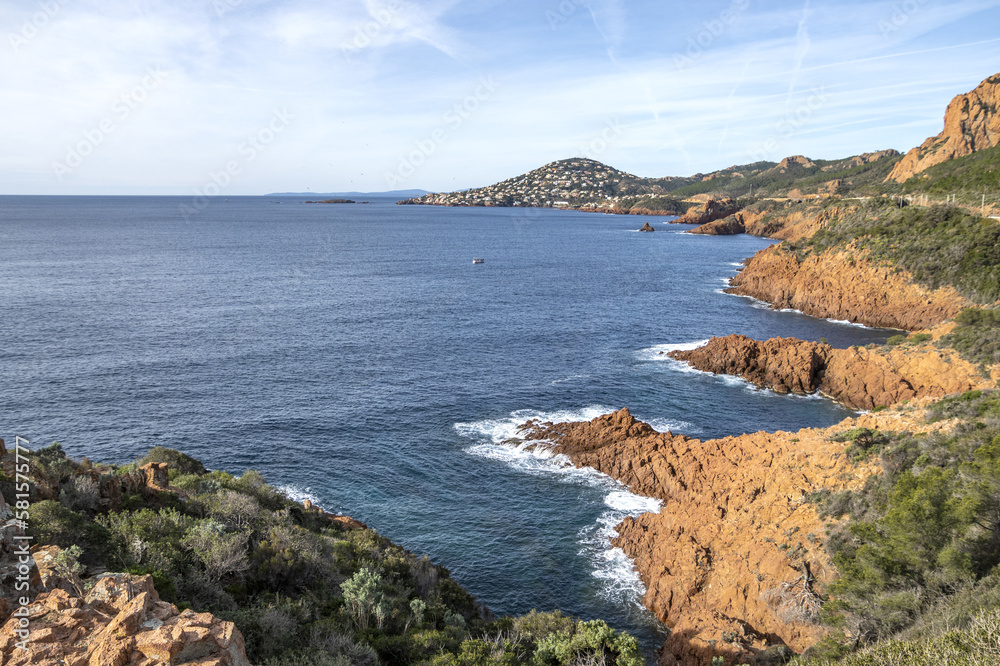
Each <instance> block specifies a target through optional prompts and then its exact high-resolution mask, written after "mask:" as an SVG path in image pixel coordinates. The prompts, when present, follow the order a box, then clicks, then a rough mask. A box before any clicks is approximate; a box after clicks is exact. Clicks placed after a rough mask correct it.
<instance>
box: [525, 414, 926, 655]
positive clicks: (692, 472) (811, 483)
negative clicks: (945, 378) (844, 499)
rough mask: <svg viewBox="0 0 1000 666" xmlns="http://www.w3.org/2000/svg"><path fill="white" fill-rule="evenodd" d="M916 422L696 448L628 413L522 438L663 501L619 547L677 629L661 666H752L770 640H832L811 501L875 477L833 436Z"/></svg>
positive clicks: (626, 527) (874, 420)
mask: <svg viewBox="0 0 1000 666" xmlns="http://www.w3.org/2000/svg"><path fill="white" fill-rule="evenodd" d="M917 418H919V415H915V414H913V413H910V412H900V411H895V410H893V411H885V412H878V413H873V414H866V415H864V416H862V417H859V418H858V419H856V420H855V419H848V420H847V421H845V422H843V423H841V424H839V425H838V426H835V427H834V428H831V429H826V430H815V429H806V430H801V431H799V432H797V433H784V432H778V433H774V434H768V433H755V434H749V435H742V436H739V437H726V438H723V439H716V440H709V441H700V440H697V439H692V438H689V437H685V436H683V435H674V434H672V433H669V432H667V433H658V432H656V431H654V430H653V428H651V427H650V426H649V425H647V424H645V423H641V422H638V421H636V419H635V418H634V417H633V416H632V415H631V414H630V413H629V412H628V410H621V411H619V412H616V413H614V414H609V415H606V416H601V417H598V418H596V419H594V420H593V421H590V422H586V423H569V424H537V423H532V424H528V426H529V428H528V429H527V431H526V432H527V437H528V438H529V439H535V440H547V441H549V442H552V444H553V445H554V448H555V450H556V451H557V452H559V453H563V454H566V455H567V456H569V458H570V460H571V461H572V462H573V464H575V465H577V466H589V467H592V468H594V469H597V470H599V471H601V472H603V473H605V474H608V475H610V476H612V477H614V478H616V479H618V480H620V481H621V482H623V483H624V484H626V485H627V486H628V487H629V489H630V490H631V491H632V492H635V493H638V494H642V495H646V496H648V497H655V498H657V499H660V500H662V501H663V507H662V509H661V510H660V511H659V512H658V513H645V514H642V515H641V516H639V517H638V518H634V519H633V518H629V519H626V520H625V521H624V522H623V523H622V524H620V525H619V526H618V528H617V530H618V534H619V536H618V537H617V538H616V539H615V540H614V544H615V545H616V546H618V547H620V548H622V549H623V550H624V551H625V552H626V553H627V554H628V556H629V557H630V558H632V559H633V561H634V562H635V566H636V569H637V571H638V572H639V574H640V576H641V578H642V580H643V582H644V583H645V585H646V595H645V597H644V599H643V602H644V604H645V605H646V606H647V607H648V608H650V609H651V610H652V611H653V612H654V613H655V614H656V615H657V617H659V618H660V620H661V621H663V622H664V623H665V624H667V626H669V627H670V628H671V635H670V637H669V638H668V640H667V642H666V645H665V649H664V651H663V652H662V656H661V660H660V664H661V665H664V666H666V665H674V664H680V665H682V666H708V665H709V664H711V663H712V659H713V657H716V656H721V657H723V658H724V659H725V663H727V664H742V663H755V662H754V657H753V655H754V654H757V653H759V652H760V651H762V650H764V649H765V648H767V647H768V646H769V645H781V644H785V645H788V646H789V647H791V648H792V649H794V650H795V651H802V650H804V649H805V648H807V647H809V646H810V645H812V644H813V643H814V642H815V641H816V640H818V639H819V638H820V637H821V636H822V635H823V633H824V630H823V629H822V628H821V627H819V626H818V625H817V624H814V623H813V622H812V620H811V618H812V617H813V614H814V612H815V604H816V603H818V601H817V596H816V595H818V594H821V593H822V592H823V590H824V588H825V586H826V585H827V584H828V583H829V581H830V580H831V579H832V577H833V575H834V571H833V567H832V565H831V564H830V562H829V559H828V556H827V554H826V551H825V548H824V538H825V533H826V531H825V521H824V520H823V519H821V518H820V517H819V516H818V515H817V513H816V511H815V509H814V508H813V505H811V504H810V503H808V502H807V501H806V496H807V495H808V494H809V493H811V492H813V491H816V490H818V489H822V488H827V489H831V490H834V491H837V490H842V489H844V488H848V487H850V488H854V487H857V486H860V485H861V484H862V483H863V482H864V479H865V478H866V477H867V476H868V475H869V474H870V473H872V472H874V471H875V469H874V468H870V467H861V468H858V467H854V466H853V465H852V463H850V461H849V459H848V457H847V456H844V455H842V454H843V450H844V447H845V444H842V443H837V442H833V441H830V436H831V434H832V433H833V432H834V431H838V432H839V431H840V430H845V429H848V428H851V427H854V426H856V425H858V426H865V427H871V428H880V429H883V430H905V429H910V428H913V427H916V426H915V425H914V424H913V423H909V422H907V421H906V419H911V420H913V421H914V422H915V420H916V419H917ZM920 427H922V428H923V429H926V428H927V427H928V426H926V425H921V426H920Z"/></svg>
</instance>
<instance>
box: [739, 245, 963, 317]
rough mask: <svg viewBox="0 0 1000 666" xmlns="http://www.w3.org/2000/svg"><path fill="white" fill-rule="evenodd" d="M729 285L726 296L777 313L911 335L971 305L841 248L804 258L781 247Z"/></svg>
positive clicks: (948, 290)
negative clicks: (763, 304)
mask: <svg viewBox="0 0 1000 666" xmlns="http://www.w3.org/2000/svg"><path fill="white" fill-rule="evenodd" d="M729 285H730V286H729V288H728V289H727V290H726V292H727V293H730V294H735V295H738V296H750V297H752V298H756V299H757V300H760V301H764V302H766V303H769V304H770V305H771V306H772V307H773V308H776V309H785V308H788V309H793V310H799V311H801V312H804V313H805V314H807V315H811V316H813V317H821V318H824V319H836V320H839V321H850V322H854V323H859V324H865V325H866V326H873V327H877V328H898V329H902V330H907V331H916V330H921V329H924V328H929V327H931V326H934V325H936V324H940V323H941V322H944V321H946V320H948V319H951V318H952V317H954V316H955V315H957V314H958V313H959V312H961V311H962V309H963V308H965V307H968V306H969V305H970V304H971V303H970V302H969V301H968V299H966V298H964V297H963V296H962V295H961V294H959V293H958V291H957V290H955V289H954V288H953V287H950V286H942V287H939V288H938V289H928V288H927V287H925V286H923V285H920V284H917V283H916V281H915V280H914V279H913V277H912V276H911V275H909V274H908V273H907V272H906V271H905V270H902V269H900V268H899V267H896V266H891V265H886V264H876V263H874V262H871V261H869V260H868V259H867V256H866V253H865V252H863V251H851V250H850V249H839V248H835V249H831V250H829V251H827V252H824V253H821V254H812V255H810V256H807V257H805V258H803V259H801V260H800V259H799V257H798V256H797V255H796V254H795V253H794V252H790V251H787V250H785V249H784V248H783V247H782V246H780V245H779V246H773V247H770V248H767V249H765V250H761V251H760V252H758V253H757V254H755V255H754V256H753V257H751V258H750V259H747V261H746V263H745V265H744V268H743V270H741V271H740V272H739V273H738V274H737V275H736V276H735V277H734V278H733V279H732V280H730V283H729Z"/></svg>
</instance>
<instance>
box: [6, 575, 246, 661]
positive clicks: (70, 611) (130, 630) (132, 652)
mask: <svg viewBox="0 0 1000 666" xmlns="http://www.w3.org/2000/svg"><path fill="white" fill-rule="evenodd" d="M28 611H29V614H30V617H29V622H30V627H31V641H30V643H29V644H28V648H29V649H28V650H27V651H25V650H20V649H18V647H17V645H16V642H17V641H18V640H19V639H18V637H17V634H16V633H14V632H15V630H16V625H17V622H16V621H15V620H14V619H13V618H12V619H11V620H9V621H7V622H6V624H4V625H3V627H2V628H0V655H2V658H0V663H3V664H5V666H26V665H27V664H35V665H36V666H61V665H62V664H89V665H90V666H105V665H108V666H111V665H114V666H125V665H128V666H133V665H134V666H139V665H143V666H145V665H149V666H152V665H153V664H187V663H197V664H202V665H203V666H209V665H211V666H250V662H249V660H248V659H247V656H246V651H245V648H244V643H243V635H242V634H240V632H239V630H238V629H236V627H235V626H234V625H233V623H232V622H225V621H222V620H220V619H218V618H216V617H215V616H213V615H211V614H209V613H195V612H194V611H192V610H185V611H184V612H183V613H182V612H180V611H179V610H178V609H177V607H176V606H174V605H173V604H169V603H166V602H163V601H160V597H159V595H158V594H157V593H156V589H155V588H154V587H153V579H152V576H148V575H147V576H138V577H137V576H130V575H128V574H105V575H103V576H101V577H100V578H99V579H98V580H97V584H96V585H95V586H94V587H93V588H92V589H91V590H90V591H89V592H88V593H87V594H86V596H85V597H81V596H79V595H78V594H76V593H73V592H70V591H67V590H65V589H60V588H57V589H54V590H51V591H48V592H45V593H43V594H41V595H39V596H38V597H37V598H36V599H35V600H34V602H33V603H32V604H31V606H29V608H28Z"/></svg>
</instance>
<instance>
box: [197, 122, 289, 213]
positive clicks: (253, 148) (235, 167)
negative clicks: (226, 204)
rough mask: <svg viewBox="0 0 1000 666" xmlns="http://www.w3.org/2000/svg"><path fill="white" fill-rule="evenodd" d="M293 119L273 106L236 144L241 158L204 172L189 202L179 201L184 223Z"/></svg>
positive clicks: (226, 184)
mask: <svg viewBox="0 0 1000 666" xmlns="http://www.w3.org/2000/svg"><path fill="white" fill-rule="evenodd" d="M293 120H295V116H294V115H292V114H291V113H289V112H288V109H281V110H280V111H279V110H277V109H275V110H274V112H273V114H272V115H271V119H270V120H269V121H268V122H267V123H266V124H265V125H264V126H263V127H261V128H260V129H259V130H258V131H256V132H254V133H253V134H250V135H248V136H247V138H246V140H245V141H242V142H241V143H240V144H239V145H238V146H236V153H237V155H239V157H240V158H241V159H232V160H229V161H227V162H226V163H225V164H224V165H222V167H221V168H220V169H218V170H211V171H209V172H208V178H207V179H206V180H205V182H204V183H203V184H202V186H201V187H198V188H195V191H194V197H193V198H192V199H191V204H190V205H188V204H181V205H180V206H179V207H178V210H179V211H180V213H181V216H183V217H184V221H185V222H190V221H191V218H192V216H194V215H197V214H198V213H200V212H202V211H203V210H205V209H206V208H208V198H209V197H217V196H219V195H220V194H222V193H223V192H224V191H225V190H226V189H227V188H228V187H229V186H230V185H232V184H233V180H235V179H236V177H237V176H239V175H240V174H242V173H243V168H244V167H245V166H247V165H248V164H250V163H251V162H253V161H254V160H256V159H257V158H258V157H259V156H260V154H261V153H263V152H264V151H265V150H267V147H268V146H269V145H271V143H273V142H274V140H275V139H277V138H278V135H280V134H281V133H282V132H284V131H285V130H286V129H288V127H289V126H290V125H291V124H292V121H293Z"/></svg>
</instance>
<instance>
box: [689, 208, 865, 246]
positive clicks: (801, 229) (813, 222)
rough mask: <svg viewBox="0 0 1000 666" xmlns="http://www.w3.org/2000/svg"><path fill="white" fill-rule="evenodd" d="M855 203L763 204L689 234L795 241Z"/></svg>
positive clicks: (846, 210) (704, 225) (705, 225)
mask: <svg viewBox="0 0 1000 666" xmlns="http://www.w3.org/2000/svg"><path fill="white" fill-rule="evenodd" d="M856 207H857V204H854V203H839V204H836V205H831V206H826V207H823V208H820V207H811V208H802V207H795V208H793V207H791V205H790V204H788V203H786V202H779V201H772V200H766V201H761V202H758V203H755V204H752V205H750V206H747V207H746V208H744V209H743V210H741V211H738V212H736V213H734V214H732V215H730V216H729V217H726V218H723V219H721V220H717V221H715V222H709V223H708V224H703V225H702V226H700V227H698V228H696V229H691V230H690V231H688V232H687V233H689V234H704V235H708V236H729V235H735V234H743V233H746V234H750V235H751V236H762V237H765V238H775V239H778V240H789V241H796V240H799V239H800V238H807V237H809V236H812V235H813V234H814V233H816V232H817V231H819V230H820V229H822V228H823V226H824V225H826V223H827V222H829V221H830V220H832V219H834V218H835V217H837V216H840V215H843V214H844V213H846V212H849V211H851V210H852V209H854V208H856Z"/></svg>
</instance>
